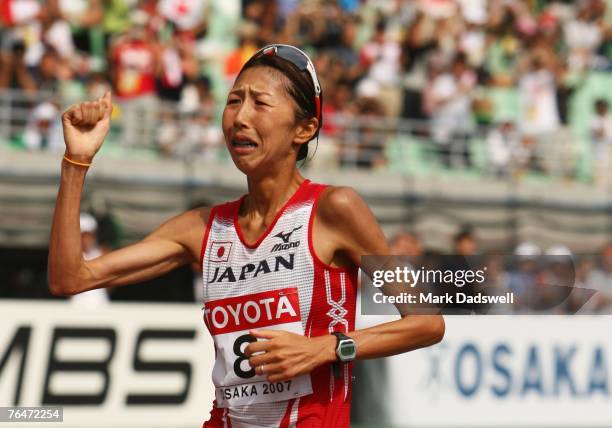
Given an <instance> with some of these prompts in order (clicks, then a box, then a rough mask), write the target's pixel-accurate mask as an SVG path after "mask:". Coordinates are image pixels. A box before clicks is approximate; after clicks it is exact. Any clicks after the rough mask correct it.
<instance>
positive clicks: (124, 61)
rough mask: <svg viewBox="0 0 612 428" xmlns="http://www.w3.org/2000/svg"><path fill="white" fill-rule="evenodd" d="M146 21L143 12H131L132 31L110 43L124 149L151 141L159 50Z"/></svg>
mask: <svg viewBox="0 0 612 428" xmlns="http://www.w3.org/2000/svg"><path fill="white" fill-rule="evenodd" d="M147 18H148V15H147V13H146V12H144V11H143V10H136V11H135V12H133V14H132V22H133V26H132V28H131V29H130V31H129V32H128V33H127V34H126V35H125V36H122V37H120V38H119V39H118V40H117V41H116V42H115V43H114V44H113V46H112V47H111V51H110V55H109V58H110V61H109V62H110V66H111V75H112V81H113V87H114V91H115V95H116V96H117V99H118V101H119V102H120V106H121V110H120V111H121V120H122V129H123V132H122V137H121V139H122V142H123V143H124V144H125V145H127V146H134V145H136V144H137V143H143V142H144V143H148V142H152V141H153V138H152V135H153V128H154V125H155V119H156V118H155V112H156V105H157V102H156V101H157V97H156V93H155V91H156V86H155V81H156V77H157V71H158V70H159V51H158V49H157V46H156V45H155V43H154V42H153V40H151V35H150V33H149V32H148V30H147V28H146V20H147Z"/></svg>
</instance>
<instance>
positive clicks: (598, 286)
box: [586, 243, 612, 314]
mask: <svg viewBox="0 0 612 428" xmlns="http://www.w3.org/2000/svg"><path fill="white" fill-rule="evenodd" d="M586 285H587V288H589V289H591V290H594V291H595V295H594V296H593V297H592V299H591V300H590V301H589V302H588V303H587V305H588V307H587V309H589V310H592V311H595V312H601V313H608V314H609V313H610V312H611V311H612V243H608V244H606V245H605V246H604V247H603V248H602V249H601V252H600V258H599V265H598V266H597V268H596V269H595V270H593V271H592V272H591V273H590V275H589V276H588V278H587V281H586Z"/></svg>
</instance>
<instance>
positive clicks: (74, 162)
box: [64, 155, 91, 167]
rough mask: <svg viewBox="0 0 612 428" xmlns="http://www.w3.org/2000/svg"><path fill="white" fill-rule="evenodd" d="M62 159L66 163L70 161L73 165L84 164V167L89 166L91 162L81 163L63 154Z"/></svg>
mask: <svg viewBox="0 0 612 428" xmlns="http://www.w3.org/2000/svg"><path fill="white" fill-rule="evenodd" d="M64 160H65V161H66V162H68V163H71V164H73V165H78V166H84V167H89V166H91V163H82V162H77V161H73V160H72V159H70V158H69V157H68V156H66V155H64Z"/></svg>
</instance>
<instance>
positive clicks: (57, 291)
mask: <svg viewBox="0 0 612 428" xmlns="http://www.w3.org/2000/svg"><path fill="white" fill-rule="evenodd" d="M49 292H50V293H51V294H52V295H54V296H57V297H68V296H73V295H74V294H76V293H75V292H74V289H72V288H70V287H67V286H66V284H65V283H62V282H61V281H49Z"/></svg>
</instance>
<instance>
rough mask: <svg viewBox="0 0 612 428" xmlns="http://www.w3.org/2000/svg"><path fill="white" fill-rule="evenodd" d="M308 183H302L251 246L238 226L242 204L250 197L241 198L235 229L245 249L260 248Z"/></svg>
mask: <svg viewBox="0 0 612 428" xmlns="http://www.w3.org/2000/svg"><path fill="white" fill-rule="evenodd" d="M308 183H310V180H308V179H306V180H304V181H302V183H301V184H300V187H298V188H297V190H296V191H295V193H294V194H293V195H292V196H291V197H290V198H289V200H288V201H287V202H285V204H284V205H283V207H282V208H281V209H280V210H279V211H278V212H277V213H276V216H275V217H274V220H273V221H272V223H270V225H269V226H268V228H267V229H266V231H265V232H264V233H263V235H261V236H260V237H259V239H258V240H257V241H256V242H255V243H254V244H249V243H247V242H246V240H245V239H244V236H243V235H242V230H240V225H239V224H238V211H240V207H241V206H242V202H243V201H244V198H246V197H247V196H248V195H243V196H242V197H241V198H240V200H238V201H237V202H238V203H237V204H236V207H235V210H234V229H236V233H237V234H238V238H239V239H240V242H242V245H244V246H245V247H247V248H250V249H254V248H257V247H259V244H261V243H262V241H263V240H264V239H266V236H268V235H269V234H270V232H271V231H272V229H273V228H274V225H275V224H276V222H277V221H278V219H279V218H280V217H281V216H282V215H283V213H284V212H285V209H286V208H287V207H288V206H289V205H291V204H292V203H294V202H295V200H296V199H297V197H298V195H299V194H300V193H301V192H302V190H303V189H305V188H307V187H308V186H307V184H308Z"/></svg>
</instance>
